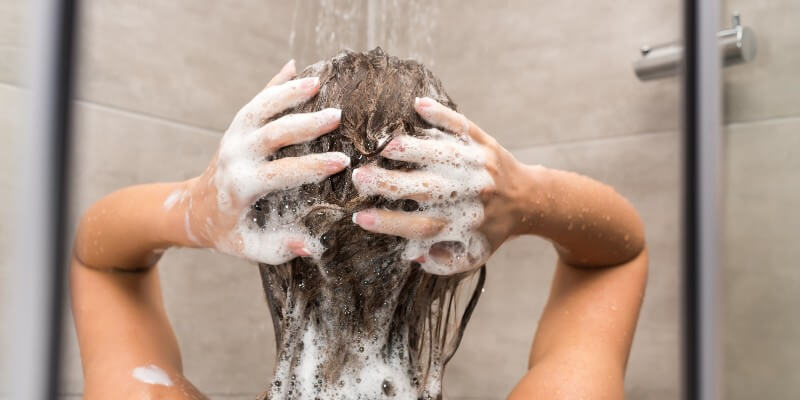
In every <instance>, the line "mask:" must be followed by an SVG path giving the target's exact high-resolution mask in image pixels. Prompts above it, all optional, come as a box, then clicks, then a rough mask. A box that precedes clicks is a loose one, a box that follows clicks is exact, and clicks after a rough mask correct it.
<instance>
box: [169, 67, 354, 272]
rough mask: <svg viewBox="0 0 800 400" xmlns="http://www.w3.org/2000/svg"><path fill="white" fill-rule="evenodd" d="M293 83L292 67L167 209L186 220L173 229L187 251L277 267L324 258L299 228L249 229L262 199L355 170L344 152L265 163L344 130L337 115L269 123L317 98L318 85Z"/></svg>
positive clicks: (237, 121) (241, 116) (239, 119)
mask: <svg viewBox="0 0 800 400" xmlns="http://www.w3.org/2000/svg"><path fill="white" fill-rule="evenodd" d="M294 75H295V67H294V61H290V62H289V63H288V64H286V66H284V67H283V68H282V69H281V71H280V72H279V73H278V74H277V75H276V76H275V77H274V78H273V79H272V80H271V81H270V83H269V84H268V85H267V87H266V88H265V89H264V90H263V91H261V93H259V94H258V95H256V97H255V98H253V99H252V100H251V101H250V102H249V103H248V104H247V105H245V106H244V107H243V108H242V109H241V110H239V112H238V113H237V114H236V116H235V117H234V119H233V122H231V125H230V126H229V127H228V129H227V131H226V132H225V135H224V136H223V138H222V141H221V144H220V147H219V149H218V151H217V153H216V155H215V156H214V158H213V159H212V160H211V163H210V164H209V165H208V168H206V170H205V172H203V174H201V175H200V176H198V177H196V178H193V179H190V180H189V181H187V182H185V184H184V187H183V188H182V189H179V190H176V191H175V192H173V193H172V194H171V195H170V196H169V197H168V198H167V200H166V201H165V202H164V206H165V207H167V208H173V207H174V208H175V209H176V211H177V212H178V213H180V212H182V214H183V215H182V221H180V218H178V219H177V220H176V223H175V224H178V223H181V224H182V228H183V232H184V235H185V239H186V241H185V243H182V244H185V245H188V246H193V247H209V248H215V249H217V250H220V251H222V252H225V253H228V254H232V255H235V256H239V257H244V258H247V259H249V260H251V261H256V262H262V263H267V264H273V265H277V264H281V263H284V262H286V261H289V260H290V259H292V258H295V257H298V256H300V257H319V256H320V255H321V254H322V251H323V248H322V245H321V244H320V243H319V241H318V240H317V239H316V238H314V237H312V236H310V235H309V234H308V233H307V232H306V231H305V228H303V227H302V226H300V225H299V224H287V225H282V226H280V227H279V228H278V229H268V230H266V229H258V228H256V227H254V226H252V224H249V223H248V221H246V218H247V214H248V211H249V209H250V206H251V205H252V204H253V203H255V202H256V201H257V200H258V199H259V198H261V197H263V196H264V195H267V194H269V193H272V192H276V191H281V190H285V189H289V188H292V187H297V186H300V185H303V184H308V183H318V182H320V181H322V180H323V179H325V178H327V177H328V176H330V175H333V174H336V173H338V172H340V171H342V170H343V169H344V168H346V167H347V166H348V165H350V158H349V157H348V156H347V155H345V154H344V153H338V152H330V153H318V154H309V155H306V156H302V157H287V158H282V159H278V160H274V161H266V160H267V157H268V156H269V155H271V154H273V153H275V152H276V151H277V150H278V149H280V148H281V147H284V146H288V145H291V144H297V143H302V142H306V141H310V140H313V139H315V138H317V137H319V136H322V135H324V134H325V133H328V132H330V131H332V130H334V129H336V127H337V126H338V125H339V120H340V118H341V110H339V109H335V108H328V109H325V110H321V111H318V112H312V113H305V114H289V115H285V116H283V117H281V118H278V119H275V120H273V121H270V122H267V121H269V120H270V119H271V118H273V117H274V116H275V115H277V114H279V113H281V112H283V111H284V110H286V109H289V108H291V107H294V106H296V105H298V104H301V103H303V102H305V101H307V100H308V99H310V98H312V97H314V96H315V95H316V94H317V91H318V90H319V79H318V78H315V77H310V78H303V79H297V80H290V79H291V78H292V77H294Z"/></svg>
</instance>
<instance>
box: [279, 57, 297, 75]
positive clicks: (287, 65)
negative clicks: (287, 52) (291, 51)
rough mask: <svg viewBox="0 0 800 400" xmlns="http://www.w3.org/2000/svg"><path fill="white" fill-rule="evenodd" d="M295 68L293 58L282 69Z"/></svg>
mask: <svg viewBox="0 0 800 400" xmlns="http://www.w3.org/2000/svg"><path fill="white" fill-rule="evenodd" d="M294 70H295V65H294V58H293V59H291V60H289V62H287V63H286V64H285V65H284V66H283V68H281V71H284V72H287V71H294Z"/></svg>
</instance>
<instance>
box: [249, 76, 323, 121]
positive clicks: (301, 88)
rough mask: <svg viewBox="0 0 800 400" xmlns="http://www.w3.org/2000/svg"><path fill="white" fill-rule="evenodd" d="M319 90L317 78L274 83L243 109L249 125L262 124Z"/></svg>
mask: <svg viewBox="0 0 800 400" xmlns="http://www.w3.org/2000/svg"><path fill="white" fill-rule="evenodd" d="M318 91H319V78H317V77H310V78H301V79H295V80H291V81H288V82H285V83H282V84H280V85H275V86H272V87H269V88H267V89H265V90H263V91H262V92H261V93H259V94H257V95H256V97H255V98H253V100H250V103H248V104H247V105H246V106H245V108H244V110H245V115H246V116H247V118H248V120H247V121H246V122H247V123H250V124H251V125H257V126H258V125H263V124H264V123H265V122H266V121H267V120H268V119H269V118H271V117H273V116H274V115H276V114H278V113H280V112H282V111H284V110H286V109H287V108H291V107H295V106H297V105H299V104H302V103H303V102H305V101H307V100H308V99H310V98H312V97H314V95H316V94H317V92H318Z"/></svg>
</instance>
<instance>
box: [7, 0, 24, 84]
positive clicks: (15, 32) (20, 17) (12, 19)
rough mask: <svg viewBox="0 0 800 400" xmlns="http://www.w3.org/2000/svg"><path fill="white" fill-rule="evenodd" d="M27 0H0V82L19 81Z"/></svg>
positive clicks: (20, 79)
mask: <svg viewBox="0 0 800 400" xmlns="http://www.w3.org/2000/svg"><path fill="white" fill-rule="evenodd" d="M27 7H28V1H26V0H0V82H5V83H19V82H21V81H22V80H23V79H24V77H23V76H22V71H23V68H22V66H23V63H24V55H25V52H24V50H25V36H26V33H27V32H26V28H27V27H26V26H25V22H26V20H25V14H27V12H26V11H27Z"/></svg>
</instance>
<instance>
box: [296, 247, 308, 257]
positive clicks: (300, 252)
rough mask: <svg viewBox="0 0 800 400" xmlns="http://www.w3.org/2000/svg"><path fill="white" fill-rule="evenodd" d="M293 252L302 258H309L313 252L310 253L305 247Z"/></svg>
mask: <svg viewBox="0 0 800 400" xmlns="http://www.w3.org/2000/svg"><path fill="white" fill-rule="evenodd" d="M293 252H294V254H295V255H298V256H300V257H308V256H310V255H311V252H310V251H308V249H307V248H305V247H301V248H299V249H294V250H293Z"/></svg>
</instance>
